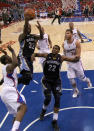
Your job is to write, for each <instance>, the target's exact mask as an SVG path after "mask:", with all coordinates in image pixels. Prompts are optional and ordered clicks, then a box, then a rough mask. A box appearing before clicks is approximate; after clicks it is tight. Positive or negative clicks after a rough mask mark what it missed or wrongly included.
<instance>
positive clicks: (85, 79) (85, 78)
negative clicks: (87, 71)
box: [80, 77, 88, 82]
mask: <svg viewBox="0 0 94 131" xmlns="http://www.w3.org/2000/svg"><path fill="white" fill-rule="evenodd" d="M80 79H81V80H82V81H84V82H85V81H87V79H88V78H87V77H82V78H80Z"/></svg>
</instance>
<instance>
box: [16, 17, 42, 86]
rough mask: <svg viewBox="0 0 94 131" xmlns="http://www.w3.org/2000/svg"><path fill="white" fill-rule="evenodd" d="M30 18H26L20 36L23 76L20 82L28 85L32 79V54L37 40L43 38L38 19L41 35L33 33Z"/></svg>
mask: <svg viewBox="0 0 94 131" xmlns="http://www.w3.org/2000/svg"><path fill="white" fill-rule="evenodd" d="M29 20H30V18H28V17H26V18H25V25H24V29H23V33H22V34H21V35H20V36H19V44H20V52H19V60H20V70H21V74H22V76H21V77H20V78H19V79H18V83H19V84H20V83H23V84H25V85H28V84H29V82H30V80H31V79H32V74H33V63H32V62H31V55H32V54H33V53H34V51H35V47H36V44H37V41H38V40H39V39H43V33H42V29H41V26H40V24H39V22H38V21H37V25H36V27H37V28H38V30H39V32H40V35H35V34H31V25H30V24H29Z"/></svg>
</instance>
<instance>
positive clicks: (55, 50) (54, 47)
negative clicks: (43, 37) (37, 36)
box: [52, 45, 60, 54]
mask: <svg viewBox="0 0 94 131" xmlns="http://www.w3.org/2000/svg"><path fill="white" fill-rule="evenodd" d="M59 52H60V47H59V46H58V45H54V46H53V49H52V53H53V54H58V53H59Z"/></svg>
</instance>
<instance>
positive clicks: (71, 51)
mask: <svg viewBox="0 0 94 131" xmlns="http://www.w3.org/2000/svg"><path fill="white" fill-rule="evenodd" d="M76 41H77V40H76V39H74V40H73V42H72V43H71V44H68V42H67V40H65V41H64V50H65V55H66V56H68V57H71V58H72V57H74V56H75V55H76Z"/></svg>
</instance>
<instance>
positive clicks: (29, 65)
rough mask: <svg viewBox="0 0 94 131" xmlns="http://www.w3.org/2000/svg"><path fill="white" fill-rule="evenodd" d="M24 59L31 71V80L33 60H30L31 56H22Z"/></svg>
mask: <svg viewBox="0 0 94 131" xmlns="http://www.w3.org/2000/svg"><path fill="white" fill-rule="evenodd" d="M24 58H25V60H26V63H27V65H28V67H29V69H30V72H31V80H32V77H33V62H32V61H31V56H30V57H24Z"/></svg>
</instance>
